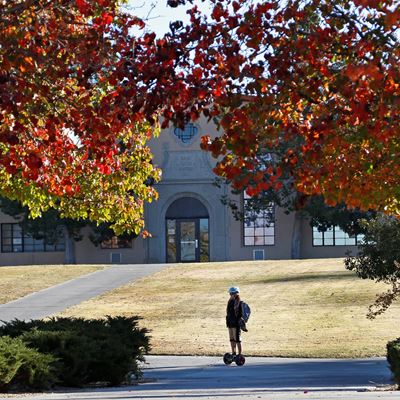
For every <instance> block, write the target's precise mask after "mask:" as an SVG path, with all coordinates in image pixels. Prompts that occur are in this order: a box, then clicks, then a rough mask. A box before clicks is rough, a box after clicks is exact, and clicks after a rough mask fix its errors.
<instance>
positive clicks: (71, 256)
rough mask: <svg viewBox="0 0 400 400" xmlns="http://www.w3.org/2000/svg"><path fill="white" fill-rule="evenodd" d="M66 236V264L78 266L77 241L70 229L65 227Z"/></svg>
mask: <svg viewBox="0 0 400 400" xmlns="http://www.w3.org/2000/svg"><path fill="white" fill-rule="evenodd" d="M64 236H65V253H64V254H65V259H64V262H65V264H76V257H75V240H74V238H73V237H72V236H71V235H70V234H69V232H68V229H67V228H66V227H64Z"/></svg>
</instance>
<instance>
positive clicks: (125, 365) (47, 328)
mask: <svg viewBox="0 0 400 400" xmlns="http://www.w3.org/2000/svg"><path fill="white" fill-rule="evenodd" d="M138 320H139V318H138V317H130V318H128V317H114V318H112V317H107V318H106V319H83V318H52V319H50V320H45V321H43V320H35V321H30V322H24V321H19V320H15V321H12V322H10V323H7V324H6V325H4V326H2V327H0V337H4V336H7V337H9V338H15V339H18V343H21V344H23V345H25V346H26V347H27V348H29V349H32V350H33V349H35V350H34V351H37V353H38V354H40V355H48V356H51V357H52V359H51V360H52V362H51V363H50V366H51V370H52V371H53V370H54V377H53V378H52V380H51V384H53V385H54V384H59V385H62V386H72V387H80V386H84V385H88V384H92V383H98V382H102V383H104V384H107V385H118V384H121V383H123V382H124V381H126V379H127V376H128V375H130V374H135V375H136V376H140V375H141V370H140V365H139V361H143V360H144V354H146V353H147V352H148V351H149V349H150V345H149V337H148V336H147V333H148V330H147V329H145V328H141V329H140V328H138ZM9 340H11V339H9ZM10 346H11V343H10ZM13 351H14V350H12V349H11V350H10V352H11V353H12V352H13ZM25 383H26V382H24V384H25Z"/></svg>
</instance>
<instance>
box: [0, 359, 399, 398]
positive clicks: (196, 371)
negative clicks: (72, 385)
mask: <svg viewBox="0 0 400 400" xmlns="http://www.w3.org/2000/svg"><path fill="white" fill-rule="evenodd" d="M147 361H148V364H147V365H146V367H145V369H144V380H145V381H147V382H148V383H141V384H139V385H137V386H125V387H120V388H104V389H95V390H75V391H68V392H58V393H47V394H35V395H27V396H24V399H26V400H129V399H146V400H161V399H183V400H202V399H210V400H228V399H229V400H241V399H245V400H256V399H268V400H298V399H304V400H307V399H313V400H315V399H318V400H333V399H342V400H378V399H382V400H386V399H390V400H394V399H397V400H399V399H400V392H396V391H388V390H387V391H382V390H377V389H376V388H377V387H381V388H384V387H387V385H389V384H390V383H391V382H390V373H389V371H388V368H387V363H386V361H385V360H384V359H382V358H376V359H360V360H331V359H285V358H262V357H252V358H250V357H249V358H248V359H247V361H246V365H244V366H243V367H237V366H236V365H230V366H225V365H224V364H223V363H222V360H221V359H220V358H219V357H218V358H216V357H168V356H149V357H147ZM2 399H3V398H2V397H1V395H0V400H2Z"/></svg>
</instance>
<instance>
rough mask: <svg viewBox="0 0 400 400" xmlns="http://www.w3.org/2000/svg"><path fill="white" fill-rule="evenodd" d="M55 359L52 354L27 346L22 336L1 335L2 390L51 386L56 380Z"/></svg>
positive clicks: (0, 370)
mask: <svg viewBox="0 0 400 400" xmlns="http://www.w3.org/2000/svg"><path fill="white" fill-rule="evenodd" d="M55 361H56V359H55V357H53V356H52V355H50V354H42V353H40V352H38V351H37V350H35V349H32V348H29V347H27V345H26V344H25V343H24V342H23V340H21V339H20V338H10V337H8V336H4V337H0V390H1V391H6V390H9V389H10V388H12V387H19V388H34V389H46V388H48V387H50V386H51V385H52V384H53V383H54V382H55V375H54V363H55Z"/></svg>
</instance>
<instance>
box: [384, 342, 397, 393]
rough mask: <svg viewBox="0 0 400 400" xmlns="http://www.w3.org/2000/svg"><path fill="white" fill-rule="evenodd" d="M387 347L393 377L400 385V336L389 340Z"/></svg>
mask: <svg viewBox="0 0 400 400" xmlns="http://www.w3.org/2000/svg"><path fill="white" fill-rule="evenodd" d="M386 348H387V360H388V363H389V365H390V370H391V371H392V374H393V379H394V380H395V382H396V383H397V384H398V385H399V387H400V338H397V339H396V340H393V341H391V342H389V343H388V344H387V345H386Z"/></svg>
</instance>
